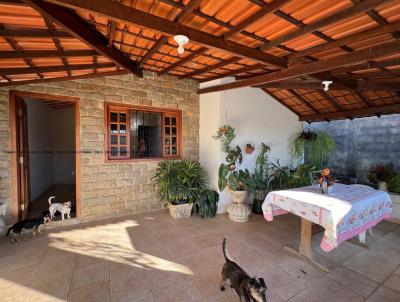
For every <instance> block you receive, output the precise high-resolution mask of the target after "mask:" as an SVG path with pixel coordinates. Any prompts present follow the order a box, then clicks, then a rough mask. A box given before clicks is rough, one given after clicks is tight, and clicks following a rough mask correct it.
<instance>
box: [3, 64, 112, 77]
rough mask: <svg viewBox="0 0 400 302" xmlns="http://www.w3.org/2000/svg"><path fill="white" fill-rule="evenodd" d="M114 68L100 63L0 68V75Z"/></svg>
mask: <svg viewBox="0 0 400 302" xmlns="http://www.w3.org/2000/svg"><path fill="white" fill-rule="evenodd" d="M110 67H115V64H114V63H101V64H97V65H93V64H77V65H69V66H40V67H35V68H34V69H33V68H32V67H29V68H27V67H16V68H0V75H1V76H3V75H5V76H7V75H16V74H31V73H36V72H40V73H45V72H59V71H67V70H71V71H73V70H85V69H97V68H110Z"/></svg>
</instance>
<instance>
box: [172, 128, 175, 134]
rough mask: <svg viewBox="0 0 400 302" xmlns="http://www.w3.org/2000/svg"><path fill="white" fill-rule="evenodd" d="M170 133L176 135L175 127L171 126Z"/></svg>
mask: <svg viewBox="0 0 400 302" xmlns="http://www.w3.org/2000/svg"><path fill="white" fill-rule="evenodd" d="M172 135H176V128H175V127H172Z"/></svg>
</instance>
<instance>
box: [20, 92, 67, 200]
mask: <svg viewBox="0 0 400 302" xmlns="http://www.w3.org/2000/svg"><path fill="white" fill-rule="evenodd" d="M25 103H26V105H27V110H28V145H29V151H30V154H29V159H30V175H29V177H30V193H31V201H33V200H34V199H35V198H36V197H38V196H39V195H40V194H41V193H43V192H44V191H45V190H47V189H48V188H49V187H51V186H52V185H53V184H60V183H74V182H75V154H74V153H73V152H74V150H75V111H74V108H65V109H60V110H52V109H50V108H49V107H48V106H47V105H45V104H44V103H43V102H40V101H37V100H30V99H25ZM68 151H70V153H68ZM65 152H67V153H65Z"/></svg>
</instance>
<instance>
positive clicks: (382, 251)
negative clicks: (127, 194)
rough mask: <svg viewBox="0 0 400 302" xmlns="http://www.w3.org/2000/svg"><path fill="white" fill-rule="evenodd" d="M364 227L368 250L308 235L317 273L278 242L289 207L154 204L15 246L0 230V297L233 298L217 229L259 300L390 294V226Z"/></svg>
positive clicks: (284, 239)
mask: <svg viewBox="0 0 400 302" xmlns="http://www.w3.org/2000/svg"><path fill="white" fill-rule="evenodd" d="M374 231H375V232H374V238H372V239H373V240H372V239H371V238H370V239H371V240H369V241H367V242H369V244H370V250H366V249H363V248H361V247H359V246H357V245H354V244H351V243H348V242H344V243H343V244H341V245H340V246H339V247H338V248H337V249H335V250H333V251H332V252H330V253H325V252H323V251H321V250H320V249H319V244H320V240H321V235H322V234H318V235H317V236H316V237H315V238H314V240H313V245H314V250H315V253H314V254H315V258H316V260H317V261H320V262H321V263H322V264H328V266H329V267H332V270H331V271H330V273H329V274H327V273H325V272H322V271H320V270H319V269H318V268H316V267H315V266H313V265H312V264H310V263H309V262H308V261H307V260H305V259H303V258H300V257H297V256H296V255H294V254H292V253H290V252H288V251H286V250H285V249H283V245H284V244H288V243H293V242H295V241H296V240H298V238H299V219H298V218H297V217H295V216H293V215H284V216H280V217H277V218H276V219H275V220H274V221H273V222H266V221H265V220H264V219H263V217H262V216H260V215H253V216H252V217H251V220H250V222H249V223H234V222H231V221H230V220H229V219H228V217H227V215H219V216H217V217H215V218H213V219H206V220H204V219H201V218H199V217H191V218H190V219H185V220H178V221H175V220H173V219H172V218H171V217H170V216H169V214H168V212H167V211H160V212H154V213H147V214H140V215H134V216H129V217H124V218H113V219H109V220H105V221H98V222H91V223H87V224H76V225H71V226H64V227H61V228H52V229H48V230H46V231H45V232H44V233H43V234H41V235H39V236H37V237H35V238H32V236H29V234H25V235H24V238H23V241H22V242H20V243H17V244H10V243H9V242H8V241H6V240H5V239H4V238H0V301H1V302H3V301H18V302H31V301H32V302H33V301H35V302H36V301H40V302H47V301H58V302H60V301H72V302H75V301H78V302H79V301H85V302H91V301H93V302H128V301H129V302H132V301H133V302H135V301H136V302H163V301H168V302H170V301H174V302H191V301H194V302H203V301H204V302H206V301H207V302H228V301H229V302H231V301H238V300H239V299H238V297H237V295H236V293H235V292H234V290H233V289H231V288H228V289H227V290H226V291H220V289H219V283H220V278H221V269H222V265H223V264H224V258H223V255H222V249H221V244H222V239H223V237H224V236H227V240H228V241H227V243H228V244H227V248H228V252H229V254H230V255H231V257H232V258H233V259H234V260H235V261H237V263H238V264H239V265H240V266H241V267H242V268H243V269H244V270H245V271H247V272H248V273H249V274H250V275H251V276H255V277H262V278H264V280H265V282H266V283H267V286H268V290H267V297H268V301H269V302H282V301H287V300H290V301H324V302H329V301H335V302H336V301H346V302H347V301H355V302H357V301H363V300H364V299H370V300H368V301H379V302H383V301H386V300H387V301H396V302H397V301H400V300H399V295H400V293H399V292H398V291H397V290H398V288H399V287H400V285H399V282H400V266H399V265H400V259H399V258H398V253H399V249H398V241H399V237H398V236H399V233H398V232H397V226H393V225H392V224H390V223H386V222H385V223H384V224H383V226H378V227H377V228H376V229H375V228H374ZM379 286H380V287H379ZM385 299H386V300H385Z"/></svg>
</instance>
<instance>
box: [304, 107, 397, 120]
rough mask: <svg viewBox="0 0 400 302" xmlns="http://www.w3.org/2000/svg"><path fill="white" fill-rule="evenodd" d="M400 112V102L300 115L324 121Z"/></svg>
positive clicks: (307, 118) (308, 118)
mask: <svg viewBox="0 0 400 302" xmlns="http://www.w3.org/2000/svg"><path fill="white" fill-rule="evenodd" d="M399 112H400V104H393V105H383V106H373V107H368V108H362V109H352V110H344V111H339V112H330V113H320V114H315V115H306V116H300V118H299V120H300V121H311V122H317V121H323V120H325V119H330V120H334V119H347V118H348V117H349V116H352V117H354V118H355V117H363V116H371V115H385V114H393V113H399Z"/></svg>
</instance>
